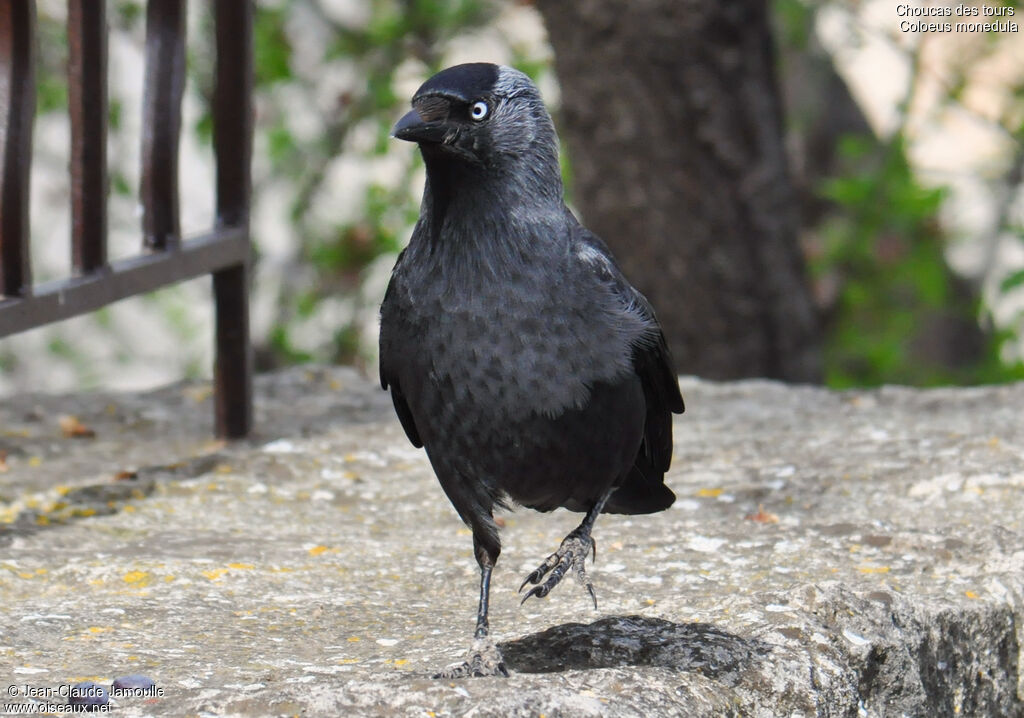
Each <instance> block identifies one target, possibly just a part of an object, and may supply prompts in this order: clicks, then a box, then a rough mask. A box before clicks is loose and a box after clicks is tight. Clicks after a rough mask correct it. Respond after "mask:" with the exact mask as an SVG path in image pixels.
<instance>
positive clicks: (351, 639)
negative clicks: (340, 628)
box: [348, 636, 360, 643]
mask: <svg viewBox="0 0 1024 718" xmlns="http://www.w3.org/2000/svg"><path fill="white" fill-rule="evenodd" d="M348 640H349V642H350V643H355V642H356V641H359V640H360V638H359V636H349V637H348Z"/></svg>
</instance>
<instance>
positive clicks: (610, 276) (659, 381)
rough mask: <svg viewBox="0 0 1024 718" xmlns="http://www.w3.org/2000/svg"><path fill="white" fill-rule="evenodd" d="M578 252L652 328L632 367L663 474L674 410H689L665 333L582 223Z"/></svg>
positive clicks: (647, 434) (649, 448) (649, 444)
mask: <svg viewBox="0 0 1024 718" xmlns="http://www.w3.org/2000/svg"><path fill="white" fill-rule="evenodd" d="M576 251H577V254H578V255H579V256H580V258H581V259H583V261H585V262H586V263H587V264H588V265H589V266H590V267H592V271H594V272H595V274H596V275H597V277H598V278H599V279H600V281H601V282H602V283H604V284H605V285H606V286H607V287H609V289H610V290H611V291H612V293H613V294H614V295H615V296H616V297H617V298H618V300H619V301H620V302H621V305H622V309H623V310H624V311H626V312H628V313H631V314H634V315H636V316H638V317H640V318H641V319H642V320H643V323H644V324H645V325H646V326H647V329H648V331H646V332H645V333H644V334H643V335H641V336H639V337H637V339H636V340H635V341H634V344H633V368H634V370H635V371H636V374H637V376H638V377H640V382H641V384H642V386H643V390H644V397H645V399H646V400H647V421H646V424H645V427H644V445H643V447H642V451H643V454H644V458H646V459H647V461H646V462H645V463H647V464H649V465H650V466H651V467H652V468H654V469H655V470H656V471H657V472H658V473H659V474H664V473H665V471H667V470H668V467H669V464H670V463H671V461H672V414H673V413H676V414H681V413H683V410H684V408H685V407H684V404H683V396H682V394H681V393H680V391H679V381H678V379H677V378H676V372H675V367H674V365H673V363H672V355H671V354H670V353H669V349H668V344H667V343H666V342H665V335H664V333H663V332H662V331H661V325H660V324H658V319H657V317H655V315H654V309H653V308H652V307H651V304H650V302H648V301H647V298H646V297H645V296H644V295H643V294H641V293H640V292H638V291H637V290H636V289H635V288H634V287H633V286H632V285H631V284H630V283H629V281H628V280H627V279H626V277H625V275H624V274H623V273H622V270H621V269H619V267H618V265H617V264H616V263H615V260H614V259H613V258H612V255H611V252H609V251H608V247H607V246H606V245H605V243H604V242H603V241H602V240H601V239H600V237H598V236H596V235H594V234H593V233H591V232H590V231H588V230H587V229H585V228H583V227H582V226H579V230H578V234H577V244H576Z"/></svg>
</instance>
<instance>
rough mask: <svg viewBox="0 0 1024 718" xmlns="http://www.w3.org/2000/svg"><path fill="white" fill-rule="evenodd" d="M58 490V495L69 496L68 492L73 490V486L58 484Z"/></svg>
mask: <svg viewBox="0 0 1024 718" xmlns="http://www.w3.org/2000/svg"><path fill="white" fill-rule="evenodd" d="M56 491H57V495H58V496H67V495H68V493H69V492H70V491H71V487H70V486H58V487H57V489H56Z"/></svg>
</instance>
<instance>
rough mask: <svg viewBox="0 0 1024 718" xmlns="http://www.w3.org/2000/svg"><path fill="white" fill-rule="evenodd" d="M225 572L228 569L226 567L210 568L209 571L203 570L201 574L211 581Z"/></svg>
mask: <svg viewBox="0 0 1024 718" xmlns="http://www.w3.org/2000/svg"><path fill="white" fill-rule="evenodd" d="M227 572H228V570H227V569H226V568H211V569H210V570H209V571H203V575H204V576H206V577H207V578H208V579H210V580H211V581H216V580H217V579H218V578H220V577H221V576H223V575H224V574H226V573H227Z"/></svg>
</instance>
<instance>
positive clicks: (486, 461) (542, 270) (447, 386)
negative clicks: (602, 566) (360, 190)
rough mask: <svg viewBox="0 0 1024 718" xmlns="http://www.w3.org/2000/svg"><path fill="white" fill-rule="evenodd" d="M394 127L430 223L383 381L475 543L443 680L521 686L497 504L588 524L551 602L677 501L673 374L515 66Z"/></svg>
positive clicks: (555, 573) (464, 75) (678, 407)
mask: <svg viewBox="0 0 1024 718" xmlns="http://www.w3.org/2000/svg"><path fill="white" fill-rule="evenodd" d="M412 106H413V109H412V111H411V112H409V113H408V114H406V115H405V116H404V117H402V119H400V120H399V121H398V123H397V124H396V125H395V126H394V129H393V130H392V135H393V136H394V137H396V138H398V139H400V140H408V141H410V142H416V143H417V144H418V145H419V148H420V151H421V153H422V154H423V160H424V162H425V164H426V170H427V182H426V187H425V188H424V191H423V203H422V207H421V210H420V217H419V221H418V222H417V224H416V228H415V230H414V231H413V234H412V239H411V240H410V242H409V246H408V248H407V249H405V250H404V251H403V252H402V253H401V254H400V255H399V257H398V261H397V262H396V263H395V268H394V271H393V273H392V275H391V282H390V284H389V285H388V289H387V293H386V295H385V297H384V302H383V304H382V306H381V314H380V318H381V330H380V379H381V385H382V386H383V387H384V388H385V389H389V388H390V390H391V398H392V400H393V402H394V405H395V411H396V412H397V414H398V418H399V420H400V421H401V424H402V427H403V428H404V429H405V433H406V434H407V435H408V437H409V440H410V441H412V443H413V445H415V446H417V447H425V448H426V451H427V456H428V457H429V459H430V463H431V465H432V466H433V469H434V472H435V473H436V474H437V478H438V480H439V481H440V483H441V487H442V488H443V489H444V492H445V493H446V494H447V495H448V498H449V499H450V500H451V502H452V504H453V505H454V506H455V509H456V511H458V513H459V516H460V517H461V518H462V520H463V521H465V522H466V524H467V525H468V526H469V527H470V529H471V530H472V532H473V549H474V553H475V554H476V560H477V562H478V563H479V565H480V604H479V609H478V611H477V620H476V633H475V640H474V642H473V647H472V650H471V652H470V655H469V657H468V658H467V660H466V661H465V662H464V663H461V664H455V665H453V666H449V667H448V668H447V669H445V670H444V671H443V672H442V673H440V674H439V676H438V677H457V676H465V675H474V676H479V675H508V673H507V670H506V668H505V665H504V663H503V662H502V659H501V655H500V653H499V652H498V650H497V648H496V646H495V645H494V643H493V641H492V640H491V639H490V638H489V637H488V622H487V601H488V590H489V584H490V578H491V570H492V568H493V567H494V563H495V561H497V559H498V554H499V553H500V551H501V542H500V540H499V538H498V528H497V526H496V524H495V522H494V518H493V515H492V512H493V509H494V507H495V506H502V507H507V506H508V505H510V504H511V503H512V502H515V503H518V504H521V505H523V506H527V507H529V508H531V509H536V510H538V511H552V510H553V509H556V508H558V507H560V506H562V507H565V508H567V509H569V510H570V511H578V512H581V513H585V514H586V516H585V518H584V519H583V522H582V523H581V524H580V525H579V526H578V527H577V528H576V529H575V530H574V531H572V532H571V533H569V535H568V536H566V537H565V540H563V541H562V543H561V545H560V546H559V548H558V550H557V551H555V552H554V553H553V554H551V555H550V556H548V557H547V558H546V559H545V560H544V562H543V563H541V565H540V566H538V567H537V569H536V570H534V571H533V572H532V573H531V574H530V575H529V576H527V577H526V580H525V581H524V582H523V585H522V586H520V589H519V590H520V591H522V590H523V588H525V587H526V585H527V584H533V588H531V589H530V590H529V592H528V593H527V594H526V596H525V597H524V598H523V600H524V601H525V600H526V599H527V598H529V597H530V596H537V597H544V596H546V595H547V594H548V592H549V591H551V589H552V588H554V587H555V586H556V585H557V584H558V582H559V581H561V580H562V577H563V576H564V575H565V574H566V573H567V572H568V571H570V570H572V571H573V572H574V574H575V576H576V578H577V579H578V580H579V581H580V582H581V583H582V584H583V586H584V587H586V589H587V591H588V592H589V593H590V596H591V598H593V599H594V607H595V608H596V607H597V599H596V596H595V594H594V587H593V584H592V583H591V582H590V579H589V578H588V577H587V575H586V572H585V571H584V560H585V559H586V556H587V554H588V553H589V552H590V551H592V550H593V551H594V555H595V558H596V553H597V551H596V545H595V543H594V540H593V539H592V538H591V536H590V532H591V529H592V528H593V525H594V521H595V520H596V519H597V516H598V514H600V513H602V512H605V513H619V514H644V513H653V512H656V511H662V510H664V509H667V508H668V507H669V506H671V505H672V502H673V501H674V500H675V495H674V494H673V493H672V491H671V490H669V488H668V487H667V486H665V484H664V475H665V472H666V471H667V470H668V467H669V464H670V462H671V459H672V413H673V412H674V413H681V412H682V411H683V398H682V395H681V394H680V392H679V385H678V383H677V379H676V373H675V370H674V368H673V365H672V360H671V357H670V356H669V351H668V347H667V346H666V344H665V338H664V336H663V335H662V332H661V327H660V326H659V325H658V321H657V319H655V316H654V311H653V310H652V309H651V305H650V304H649V303H648V301H647V300H646V299H645V298H644V296H643V295H642V294H640V292H638V291H637V290H636V289H634V288H633V287H632V286H631V285H630V284H629V282H628V281H627V280H626V278H625V277H624V276H623V274H622V271H621V270H620V269H619V267H618V265H617V264H616V263H615V260H614V259H613V258H612V256H611V254H610V253H609V251H608V248H607V247H606V246H605V244H604V242H602V241H601V240H600V239H599V238H598V237H597V236H595V235H594V234H592V233H591V232H589V231H588V230H587V229H586V228H585V227H583V226H582V225H581V224H580V223H579V222H578V221H577V220H576V218H575V217H574V216H573V215H572V213H571V212H570V211H569V210H568V209H567V208H566V206H565V204H564V202H563V199H562V179H561V172H560V169H559V164H558V140H557V137H556V135H555V129H554V126H553V124H552V122H551V117H550V115H549V114H548V112H547V110H546V109H545V107H544V104H543V102H542V101H541V97H540V93H539V92H538V91H537V88H536V87H535V86H534V84H533V83H532V82H531V81H530V79H529V78H528V77H527V76H526V75H524V74H523V73H522V72H519V71H518V70H515V69H513V68H511V67H504V66H498V65H491V64H486V63H473V64H467V65H458V66H456V67H451V68H448V69H447V70H444V71H442V72H440V73H438V74H437V75H434V76H433V77H432V78H430V79H429V80H427V82H426V83H424V84H423V86H422V87H420V88H419V90H418V91H417V92H416V94H415V95H414V96H413V98H412Z"/></svg>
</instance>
